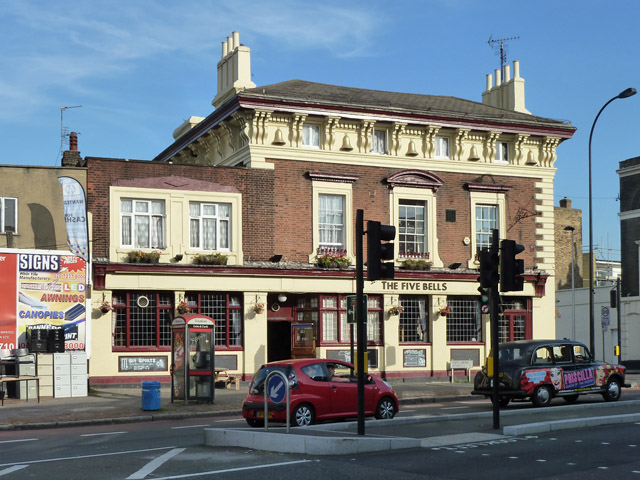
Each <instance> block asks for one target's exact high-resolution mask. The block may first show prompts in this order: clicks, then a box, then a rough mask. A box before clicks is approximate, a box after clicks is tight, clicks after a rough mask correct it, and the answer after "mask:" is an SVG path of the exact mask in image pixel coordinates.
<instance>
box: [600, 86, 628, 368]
mask: <svg viewBox="0 0 640 480" xmlns="http://www.w3.org/2000/svg"><path fill="white" fill-rule="evenodd" d="M636 93H637V92H636V89H635V88H627V89H626V90H623V91H622V92H620V93H619V94H618V95H616V96H615V97H613V98H612V99H610V100H609V101H608V102H607V103H605V104H604V105H603V106H602V108H601V109H600V111H599V112H598V114H597V115H596V118H595V120H594V121H593V125H591V132H590V133H589V348H590V349H591V355H593V356H594V358H595V354H594V351H595V325H594V323H595V312H594V293H595V292H594V291H593V288H594V287H593V208H592V199H593V194H592V185H591V138H592V137H593V129H594V128H595V126H596V122H597V121H598V117H599V116H600V114H601V113H602V111H603V110H604V109H605V108H606V107H607V105H609V104H610V103H611V102H613V101H614V100H616V99H618V98H629V97H631V96H633V95H635V94H636Z"/></svg>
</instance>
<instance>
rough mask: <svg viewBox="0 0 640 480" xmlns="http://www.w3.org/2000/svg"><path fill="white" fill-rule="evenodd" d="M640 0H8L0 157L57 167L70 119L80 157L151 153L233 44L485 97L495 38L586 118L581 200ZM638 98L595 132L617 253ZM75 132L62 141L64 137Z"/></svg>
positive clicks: (535, 82)
mask: <svg viewBox="0 0 640 480" xmlns="http://www.w3.org/2000/svg"><path fill="white" fill-rule="evenodd" d="M638 18H640V2H636V1H635V0H629V1H619V0H609V1H607V2H604V1H595V0H579V1H577V0H564V1H560V2H559V1H557V0H551V1H549V0H537V1H507V0H492V1H471V0H422V1H418V0H415V1H402V0H397V1H395V2H389V1H388V0H381V1H378V0H368V1H366V2H357V1H348V0H347V1H345V0H343V1H333V0H323V1H322V2H308V1H298V0H279V1H270V0H261V1H253V0H251V1H242V0H238V1H233V2H229V1H217V0H182V1H180V2H170V1H155V2H154V1H150V0H126V1H122V0H108V1H99V0H92V1H81V0H65V1H62V0H48V1H35V0H33V1H30V0H24V1H18V0H0V44H1V45H3V48H2V49H0V105H2V108H0V132H2V133H1V134H0V137H1V138H2V144H3V148H2V150H1V151H0V164H9V165H15V164H18V165H44V166H56V165H59V164H60V147H61V135H60V133H61V122H60V120H61V118H60V117H61V115H60V114H61V107H62V106H65V107H71V106H76V105H82V107H81V108H73V109H72V108H69V109H66V110H65V111H64V117H63V118H64V127H66V129H67V130H68V131H77V132H79V150H80V151H81V153H82V155H83V156H84V155H87V156H100V157H118V158H131V159H143V160H150V159H152V158H153V157H154V156H155V155H156V154H157V153H159V152H160V151H162V150H163V149H164V148H166V147H167V146H168V145H169V144H170V143H171V142H172V137H171V134H172V132H173V130H174V129H175V128H176V127H177V126H178V125H180V124H181V123H182V121H183V120H185V119H186V118H188V117H189V116H191V115H199V116H206V115H208V114H209V113H211V111H212V108H213V107H212V106H211V100H212V99H213V97H214V96H215V93H216V92H215V91H216V81H217V80H216V63H217V62H218V60H219V59H220V51H221V49H220V44H221V42H222V41H223V40H225V39H226V37H227V36H228V35H230V34H231V32H232V31H234V30H237V31H239V32H240V41H241V43H244V44H245V45H247V46H249V47H250V48H251V60H252V72H253V81H254V82H255V83H256V84H257V85H267V84H270V83H276V82H280V81H284V80H290V79H294V78H298V79H304V80H309V81H315V82H321V83H330V84H335V85H345V86H351V87H359V88H370V89H376V90H390V91H398V92H411V93H424V94H431V95H450V96H455V97H461V98H466V99H469V100H475V101H481V94H482V91H483V90H484V88H485V75H486V74H488V73H493V71H494V69H496V68H498V67H499V56H498V55H497V54H496V52H495V51H494V50H493V49H492V48H490V46H489V45H488V43H487V41H488V39H489V37H490V35H492V36H493V38H504V37H519V38H518V39H517V40H513V41H510V42H508V43H507V47H508V50H507V55H508V57H507V61H508V62H509V63H510V62H511V61H513V60H519V61H520V73H521V76H522V77H523V78H524V79H525V82H526V107H527V109H528V110H529V111H530V112H531V113H533V114H534V115H539V116H544V117H549V118H555V119H561V120H569V121H570V122H571V123H572V124H573V125H574V126H575V127H577V128H578V131H577V132H576V134H575V135H574V137H573V139H571V140H568V141H566V142H564V143H563V144H562V145H561V146H560V147H559V148H558V152H557V153H558V160H557V162H556V168H557V176H556V185H555V205H556V206H557V205H558V202H559V200H560V199H561V198H563V197H565V196H566V197H569V198H570V199H571V200H572V202H573V206H574V207H575V208H580V209H582V211H583V219H584V223H583V237H584V242H585V248H586V247H588V245H587V244H586V242H588V230H587V229H588V224H587V218H588V217H587V215H588V168H587V165H588V138H589V130H590V128H591V124H592V123H593V120H594V118H595V115H596V114H597V112H598V110H599V109H600V107H601V106H602V105H603V104H604V103H605V102H606V101H607V100H609V99H610V98H611V97H613V96H615V95H617V94H618V93H619V92H621V91H622V90H624V89H625V88H627V87H635V88H640V64H639V59H640V55H639V51H638V50H639V49H640V29H638V26H637V22H638ZM639 110H640V95H636V96H635V97H631V98H629V99H626V100H616V101H615V102H613V103H612V104H611V105H609V106H608V107H607V109H606V110H605V111H604V113H603V114H602V115H601V116H600V118H599V120H598V124H597V126H596V130H595V133H594V136H593V143H592V160H593V170H592V174H593V179H594V182H593V192H594V193H593V203H594V213H593V216H594V244H595V245H596V247H600V248H602V253H601V255H600V257H602V258H606V259H617V258H619V248H620V247H619V245H620V240H619V237H620V224H619V219H618V215H617V214H618V212H619V202H618V201H616V197H617V196H618V193H619V180H618V176H617V174H616V170H617V168H618V162H620V161H622V160H625V159H627V158H631V157H634V156H638V155H640V147H639V146H638V143H637V142H636V138H637V137H636V134H637V132H638V127H639V126H640V118H639V116H638V115H637V113H636V112H638V111H639ZM66 148H67V147H66V145H65V147H64V149H66Z"/></svg>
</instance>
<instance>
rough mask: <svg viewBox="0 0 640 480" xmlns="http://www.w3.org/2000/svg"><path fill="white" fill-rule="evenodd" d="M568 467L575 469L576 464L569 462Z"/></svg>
mask: <svg viewBox="0 0 640 480" xmlns="http://www.w3.org/2000/svg"><path fill="white" fill-rule="evenodd" d="M567 465H569V466H571V467H574V466H575V465H576V464H575V463H573V462H569V463H567Z"/></svg>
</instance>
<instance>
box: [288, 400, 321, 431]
mask: <svg viewBox="0 0 640 480" xmlns="http://www.w3.org/2000/svg"><path fill="white" fill-rule="evenodd" d="M315 421H316V414H315V413H314V411H313V407H311V405H309V404H308V403H302V404H300V405H298V406H297V407H296V408H295V410H294V411H293V414H292V415H291V424H292V425H293V426H294V427H306V426H307V425H313V424H314V423H315Z"/></svg>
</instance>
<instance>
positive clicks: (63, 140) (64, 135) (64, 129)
mask: <svg viewBox="0 0 640 480" xmlns="http://www.w3.org/2000/svg"><path fill="white" fill-rule="evenodd" d="M80 107H82V105H73V106H71V107H65V106H62V107H60V153H59V154H58V155H62V152H63V151H64V146H65V143H66V142H67V138H68V137H69V129H68V128H67V127H65V126H64V120H63V119H64V111H65V110H69V109H70V108H80Z"/></svg>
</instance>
